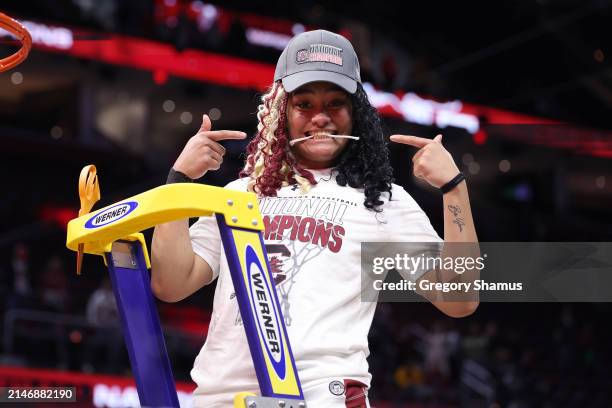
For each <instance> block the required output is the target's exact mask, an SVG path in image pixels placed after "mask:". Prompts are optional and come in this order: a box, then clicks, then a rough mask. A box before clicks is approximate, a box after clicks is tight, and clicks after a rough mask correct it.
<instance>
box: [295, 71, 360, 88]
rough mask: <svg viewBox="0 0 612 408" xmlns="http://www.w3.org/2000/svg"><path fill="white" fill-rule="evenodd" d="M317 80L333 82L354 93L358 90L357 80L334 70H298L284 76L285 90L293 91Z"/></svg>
mask: <svg viewBox="0 0 612 408" xmlns="http://www.w3.org/2000/svg"><path fill="white" fill-rule="evenodd" d="M317 81H325V82H331V83H333V84H336V85H338V86H339V87H340V88H342V89H344V90H345V91H346V92H348V93H350V94H354V93H355V92H356V91H357V82H355V81H354V80H352V79H351V78H349V77H347V76H346V75H342V74H339V73H337V72H332V71H302V72H296V73H295V74H293V75H288V76H286V77H284V78H283V87H284V88H285V91H287V92H293V91H295V90H296V89H298V88H299V87H300V86H302V85H306V84H309V83H311V82H317Z"/></svg>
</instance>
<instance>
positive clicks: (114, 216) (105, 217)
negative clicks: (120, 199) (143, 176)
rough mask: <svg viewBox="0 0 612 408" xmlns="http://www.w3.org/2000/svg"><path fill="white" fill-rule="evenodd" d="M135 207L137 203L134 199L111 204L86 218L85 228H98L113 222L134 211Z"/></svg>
mask: <svg viewBox="0 0 612 408" xmlns="http://www.w3.org/2000/svg"><path fill="white" fill-rule="evenodd" d="M136 207H138V203H137V202H136V201H128V202H125V203H121V204H117V205H113V206H112V207H110V208H107V209H106V210H104V211H102V212H99V213H98V214H96V215H94V216H93V217H91V218H90V219H89V220H87V222H86V223H85V228H98V227H102V226H104V225H108V224H110V223H113V222H115V221H117V220H120V219H121V218H123V217H125V216H127V215H128V214H129V213H131V212H132V211H134V210H135V209H136Z"/></svg>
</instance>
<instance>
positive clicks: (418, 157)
mask: <svg viewBox="0 0 612 408" xmlns="http://www.w3.org/2000/svg"><path fill="white" fill-rule="evenodd" d="M391 141H392V142H396V143H401V144H407V145H410V146H414V147H417V148H418V149H419V150H418V151H417V152H416V153H415V154H414V157H413V158H412V163H413V173H414V175H415V176H416V177H419V178H422V179H424V180H425V181H427V182H428V183H429V184H430V185H432V186H434V187H436V188H440V187H442V186H443V185H444V184H446V183H448V182H449V181H451V180H452V179H453V177H455V176H456V175H457V174H458V173H459V169H458V168H457V165H456V164H455V161H454V160H453V156H451V154H450V153H449V152H448V150H446V149H445V148H444V146H443V145H442V135H438V136H436V137H435V138H434V139H433V140H432V139H425V138H423V137H417V136H406V135H392V136H391Z"/></svg>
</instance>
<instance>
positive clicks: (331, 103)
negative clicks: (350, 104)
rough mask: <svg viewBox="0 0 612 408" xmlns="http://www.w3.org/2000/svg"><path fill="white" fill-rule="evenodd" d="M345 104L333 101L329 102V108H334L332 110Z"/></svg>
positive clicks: (336, 100) (339, 100) (341, 100)
mask: <svg viewBox="0 0 612 408" xmlns="http://www.w3.org/2000/svg"><path fill="white" fill-rule="evenodd" d="M345 104H346V101H345V100H343V99H334V100H333V101H331V102H330V104H329V105H330V106H331V107H334V108H338V107H341V106H344V105H345Z"/></svg>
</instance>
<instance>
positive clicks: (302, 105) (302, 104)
mask: <svg viewBox="0 0 612 408" xmlns="http://www.w3.org/2000/svg"><path fill="white" fill-rule="evenodd" d="M295 106H297V107H298V108H300V109H308V108H310V103H308V102H305V101H302V102H298V103H296V104H295Z"/></svg>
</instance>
